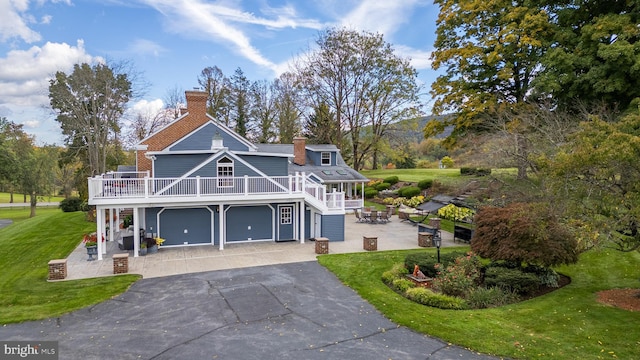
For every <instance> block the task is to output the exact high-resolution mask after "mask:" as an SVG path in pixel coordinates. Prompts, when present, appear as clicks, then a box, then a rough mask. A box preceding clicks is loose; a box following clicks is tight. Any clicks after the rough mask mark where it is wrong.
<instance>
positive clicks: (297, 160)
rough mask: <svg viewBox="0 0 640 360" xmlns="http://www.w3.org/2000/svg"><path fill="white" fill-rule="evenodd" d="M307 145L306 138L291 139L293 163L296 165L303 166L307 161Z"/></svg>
mask: <svg viewBox="0 0 640 360" xmlns="http://www.w3.org/2000/svg"><path fill="white" fill-rule="evenodd" d="M306 145H307V138H305V137H295V138H293V163H294V164H296V165H304V164H305V163H306V160H307V151H306V150H305V147H306Z"/></svg>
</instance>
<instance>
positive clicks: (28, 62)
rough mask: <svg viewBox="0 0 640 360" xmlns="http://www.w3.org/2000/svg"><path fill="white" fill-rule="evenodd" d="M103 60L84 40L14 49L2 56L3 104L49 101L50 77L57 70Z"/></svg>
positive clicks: (0, 100) (0, 95)
mask: <svg viewBox="0 0 640 360" xmlns="http://www.w3.org/2000/svg"><path fill="white" fill-rule="evenodd" d="M101 60H102V59H101V58H94V57H92V56H91V55H89V54H87V53H86V51H85V49H84V43H83V41H82V40H78V42H77V44H76V46H71V45H68V44H65V43H61V44H60V43H50V42H47V43H46V44H44V45H43V46H42V47H39V46H33V47H31V48H29V49H27V50H12V51H10V52H9V53H8V54H7V57H5V58H0V104H13V105H33V106H40V105H43V104H47V103H48V100H47V91H48V90H47V89H48V80H49V79H50V78H51V77H52V76H53V75H54V74H55V72H56V71H69V70H70V69H72V68H73V65H74V64H76V63H81V62H87V63H92V62H95V61H101Z"/></svg>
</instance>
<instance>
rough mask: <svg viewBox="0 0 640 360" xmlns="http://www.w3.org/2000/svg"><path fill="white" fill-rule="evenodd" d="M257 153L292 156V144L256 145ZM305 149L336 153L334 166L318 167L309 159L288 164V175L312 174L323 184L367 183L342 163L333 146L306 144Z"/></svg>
mask: <svg viewBox="0 0 640 360" xmlns="http://www.w3.org/2000/svg"><path fill="white" fill-rule="evenodd" d="M257 147H258V151H259V152H266V153H276V154H280V153H282V154H290V155H293V144H257ZM306 148H307V149H308V150H311V151H316V152H321V151H333V152H335V153H336V155H337V156H336V159H337V161H336V165H335V166H326V165H323V166H320V165H315V164H313V163H311V160H310V159H309V157H307V159H306V162H305V163H306V164H305V165H296V164H294V163H293V162H290V163H289V174H295V173H296V172H304V173H305V174H314V175H315V176H317V177H319V178H320V179H322V181H324V182H325V183H341V182H356V183H360V182H364V181H369V179H368V178H366V177H365V176H363V175H362V174H360V173H359V172H357V171H355V170H354V169H352V168H351V167H350V166H349V165H347V164H346V163H345V162H344V159H343V158H342V155H340V151H338V148H337V147H336V146H335V145H330V144H307V145H306Z"/></svg>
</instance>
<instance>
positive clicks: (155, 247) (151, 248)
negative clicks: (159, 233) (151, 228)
mask: <svg viewBox="0 0 640 360" xmlns="http://www.w3.org/2000/svg"><path fill="white" fill-rule="evenodd" d="M157 252H158V245H151V246H148V247H147V254H155V253H157Z"/></svg>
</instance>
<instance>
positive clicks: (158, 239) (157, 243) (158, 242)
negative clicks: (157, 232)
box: [155, 237, 164, 246]
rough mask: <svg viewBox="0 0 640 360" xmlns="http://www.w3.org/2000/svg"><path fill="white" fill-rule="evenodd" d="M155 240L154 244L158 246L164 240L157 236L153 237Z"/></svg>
mask: <svg viewBox="0 0 640 360" xmlns="http://www.w3.org/2000/svg"><path fill="white" fill-rule="evenodd" d="M155 240H156V245H158V246H160V245H162V243H163V242H164V239H163V238H161V237H157V238H155Z"/></svg>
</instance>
